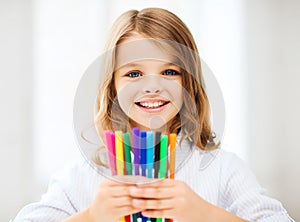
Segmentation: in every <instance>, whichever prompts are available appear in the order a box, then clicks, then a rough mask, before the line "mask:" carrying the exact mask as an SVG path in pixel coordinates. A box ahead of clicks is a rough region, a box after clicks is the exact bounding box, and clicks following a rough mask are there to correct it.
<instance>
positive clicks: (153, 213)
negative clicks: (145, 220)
mask: <svg viewBox="0 0 300 222" xmlns="http://www.w3.org/2000/svg"><path fill="white" fill-rule="evenodd" d="M142 215H143V216H144V217H151V218H174V217H175V216H174V215H175V212H174V209H163V210H144V211H142Z"/></svg>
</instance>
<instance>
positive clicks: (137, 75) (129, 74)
mask: <svg viewBox="0 0 300 222" xmlns="http://www.w3.org/2000/svg"><path fill="white" fill-rule="evenodd" d="M125 76H128V77H131V78H136V77H140V76H142V74H141V73H140V72H139V71H131V72H129V73H127V74H126V75H125Z"/></svg>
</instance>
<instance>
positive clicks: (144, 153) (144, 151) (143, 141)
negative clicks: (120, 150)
mask: <svg viewBox="0 0 300 222" xmlns="http://www.w3.org/2000/svg"><path fill="white" fill-rule="evenodd" d="M140 137H141V140H140V142H141V143H140V148H141V149H140V151H141V160H140V165H141V168H142V176H146V164H147V141H146V139H147V132H145V131H141V132H140Z"/></svg>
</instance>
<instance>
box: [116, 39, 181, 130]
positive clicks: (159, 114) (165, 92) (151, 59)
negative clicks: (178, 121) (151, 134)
mask: <svg viewBox="0 0 300 222" xmlns="http://www.w3.org/2000/svg"><path fill="white" fill-rule="evenodd" d="M141 39H143V37H142V36H139V35H136V36H135V37H131V38H128V39H127V40H126V41H124V42H123V43H122V44H124V43H125V44H126V42H130V46H129V47H119V48H118V51H117V52H118V53H117V58H116V67H117V68H116V70H115V73H114V80H115V88H116V90H117V99H118V102H119V104H120V106H121V109H122V110H123V112H125V113H126V115H127V116H128V117H129V118H130V121H131V124H132V125H133V127H139V128H140V129H141V130H151V129H160V130H162V131H165V130H166V129H165V128H164V127H167V126H168V125H167V123H169V122H170V120H172V119H173V118H174V117H175V116H176V114H177V113H178V112H179V110H180V108H181V106H182V104H183V90H182V75H181V68H180V67H179V66H177V65H175V61H174V60H173V58H172V57H171V56H169V55H167V54H166V53H165V52H163V51H162V50H161V49H159V48H158V47H157V46H155V45H154V44H148V42H147V43H146V42H145V43H143V44H141V43H142V42H140V41H138V42H139V43H138V44H137V45H136V46H134V45H135V41H136V40H141ZM145 41H147V40H146V39H145ZM144 47H146V48H144ZM141 52H145V53H141ZM133 54H135V55H133ZM112 111H113V110H112Z"/></svg>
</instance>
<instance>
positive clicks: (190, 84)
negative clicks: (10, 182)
mask: <svg viewBox="0 0 300 222" xmlns="http://www.w3.org/2000/svg"><path fill="white" fill-rule="evenodd" d="M135 33H138V34H140V35H142V36H144V37H145V38H152V39H162V40H167V41H170V42H176V43H178V45H179V46H183V47H174V46H173V47H172V46H171V48H173V51H175V52H177V53H176V55H177V57H178V59H179V60H180V63H181V67H183V70H182V86H183V88H184V89H185V90H186V92H187V93H186V94H185V95H184V98H183V100H184V102H183V106H182V108H181V110H180V114H179V113H178V114H177V115H176V116H175V117H174V118H173V120H171V121H172V122H171V124H169V125H170V128H169V130H168V131H169V133H178V132H179V131H181V132H182V134H183V136H182V140H184V139H187V138H188V139H189V140H190V141H191V142H192V143H193V144H196V145H197V146H198V147H199V148H200V149H202V150H206V149H213V148H217V147H218V145H219V143H218V144H216V143H215V142H214V138H215V136H214V133H213V132H212V129H211V125H210V108H209V101H208V97H207V94H206V92H205V85H204V81H203V76H202V71H201V62H200V57H199V54H198V49H197V46H196V44H195V41H194V38H193V36H192V34H191V32H190V31H189V29H188V28H187V26H186V25H185V24H184V23H183V22H182V21H181V19H179V18H178V17H177V16H176V15H175V14H173V13H171V12H169V11H167V10H165V9H161V8H145V9H143V10H141V11H138V10H129V11H127V12H125V13H123V14H122V15H120V16H119V17H118V18H117V20H116V21H115V22H114V24H113V26H112V28H111V32H110V35H109V36H108V41H107V43H106V45H105V48H104V50H105V51H107V52H108V51H110V50H111V51H110V52H111V54H109V55H110V56H107V58H106V61H105V62H106V63H105V66H104V69H105V70H104V73H105V75H106V76H105V78H106V79H105V80H104V81H103V83H102V85H101V86H100V87H99V92H98V95H97V98H96V104H95V124H96V128H97V130H98V133H99V134H100V135H102V134H103V131H104V130H106V129H108V130H113V131H114V130H116V129H114V128H115V127H114V126H118V130H123V131H128V130H129V129H130V128H131V127H130V124H129V122H126V121H124V120H126V119H128V117H127V115H126V114H125V113H124V112H123V111H122V110H121V108H120V106H119V104H118V101H117V100H116V99H115V98H116V96H117V95H116V89H115V86H114V70H115V68H116V67H115V56H116V52H115V51H114V50H112V49H114V48H115V47H116V46H118V45H120V44H121V43H122V42H123V41H124V40H126V39H128V38H130V37H131V36H133V35H134V34H135ZM184 47H185V48H187V49H189V50H183V48H184ZM190 101H192V102H190ZM112 109H113V112H114V113H112Z"/></svg>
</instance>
